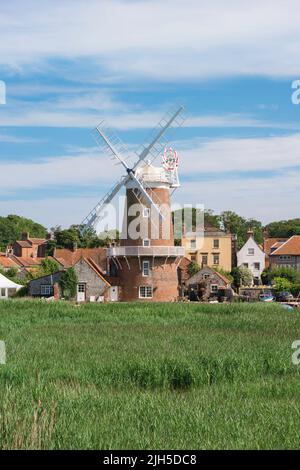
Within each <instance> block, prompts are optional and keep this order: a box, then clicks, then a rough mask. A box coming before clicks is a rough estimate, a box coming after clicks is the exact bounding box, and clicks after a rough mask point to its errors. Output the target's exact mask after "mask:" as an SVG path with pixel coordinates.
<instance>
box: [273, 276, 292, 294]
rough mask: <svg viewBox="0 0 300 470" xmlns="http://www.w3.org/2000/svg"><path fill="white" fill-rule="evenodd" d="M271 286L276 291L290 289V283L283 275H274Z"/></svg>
mask: <svg viewBox="0 0 300 470" xmlns="http://www.w3.org/2000/svg"><path fill="white" fill-rule="evenodd" d="M273 287H274V289H275V291H276V292H282V291H290V290H291V288H292V283H291V282H290V281H289V280H288V279H286V278H284V277H274V279H273Z"/></svg>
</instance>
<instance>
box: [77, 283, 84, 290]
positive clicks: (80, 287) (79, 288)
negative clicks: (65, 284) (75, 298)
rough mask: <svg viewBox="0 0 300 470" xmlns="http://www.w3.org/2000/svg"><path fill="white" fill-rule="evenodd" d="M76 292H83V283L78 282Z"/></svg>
mask: <svg viewBox="0 0 300 470" xmlns="http://www.w3.org/2000/svg"><path fill="white" fill-rule="evenodd" d="M77 292H85V284H78V285H77Z"/></svg>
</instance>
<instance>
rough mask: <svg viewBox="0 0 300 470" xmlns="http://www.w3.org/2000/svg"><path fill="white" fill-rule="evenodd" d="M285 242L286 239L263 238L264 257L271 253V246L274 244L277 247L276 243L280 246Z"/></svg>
mask: <svg viewBox="0 0 300 470" xmlns="http://www.w3.org/2000/svg"><path fill="white" fill-rule="evenodd" d="M287 240H288V238H265V239H264V245H263V246H264V249H263V251H264V252H265V254H266V255H269V254H270V253H271V248H272V247H273V245H275V244H276V245H277V243H279V244H282V243H284V242H286V241H287ZM278 246H279V245H278Z"/></svg>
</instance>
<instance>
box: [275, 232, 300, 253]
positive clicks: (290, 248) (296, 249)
mask: <svg viewBox="0 0 300 470" xmlns="http://www.w3.org/2000/svg"><path fill="white" fill-rule="evenodd" d="M273 255H276V256H277V255H292V256H300V235H294V236H292V237H291V238H289V239H288V240H287V241H286V242H285V243H283V244H282V245H281V246H280V247H279V248H277V249H276V250H275V251H273V253H271V254H270V256H273Z"/></svg>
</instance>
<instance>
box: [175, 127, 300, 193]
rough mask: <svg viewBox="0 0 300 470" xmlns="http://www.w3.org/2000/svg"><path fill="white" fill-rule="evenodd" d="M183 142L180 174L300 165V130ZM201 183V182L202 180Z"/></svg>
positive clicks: (263, 169)
mask: <svg viewBox="0 0 300 470" xmlns="http://www.w3.org/2000/svg"><path fill="white" fill-rule="evenodd" d="M187 144H188V147H185V146H184V144H183V143H181V145H182V149H181V150H180V142H178V149H179V154H180V156H181V158H180V161H181V168H180V171H181V174H182V175H187V176H188V175H195V176H197V174H201V173H202V174H203V173H224V177H226V178H227V174H228V173H230V172H251V171H265V172H267V173H268V172H271V171H273V170H280V169H284V168H288V167H296V166H298V167H300V156H299V155H300V134H294V135H289V136H283V137H282V136H281V137H267V138H266V137H264V138H243V139H238V138H237V139H233V138H229V139H215V140H208V141H206V142H201V141H198V140H197V139H195V140H194V141H189V142H187ZM201 184H202V183H201Z"/></svg>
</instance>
